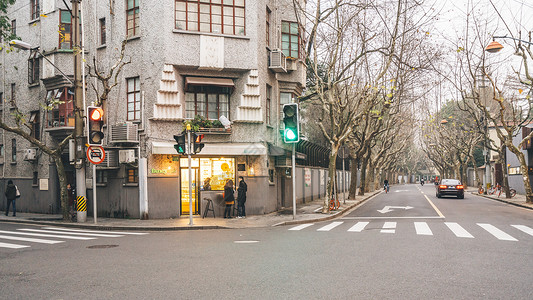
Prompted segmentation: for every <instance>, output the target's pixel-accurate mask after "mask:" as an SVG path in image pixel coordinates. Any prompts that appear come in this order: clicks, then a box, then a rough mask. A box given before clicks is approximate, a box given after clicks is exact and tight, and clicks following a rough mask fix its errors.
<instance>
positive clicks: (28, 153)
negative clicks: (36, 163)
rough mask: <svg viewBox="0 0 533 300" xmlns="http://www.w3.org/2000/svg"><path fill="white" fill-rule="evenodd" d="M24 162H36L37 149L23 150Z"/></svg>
mask: <svg viewBox="0 0 533 300" xmlns="http://www.w3.org/2000/svg"><path fill="white" fill-rule="evenodd" d="M22 157H23V159H24V160H30V161H33V160H36V159H37V148H28V149H24V154H23V155H22Z"/></svg>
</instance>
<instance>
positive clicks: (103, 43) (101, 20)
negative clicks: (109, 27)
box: [100, 18, 106, 45]
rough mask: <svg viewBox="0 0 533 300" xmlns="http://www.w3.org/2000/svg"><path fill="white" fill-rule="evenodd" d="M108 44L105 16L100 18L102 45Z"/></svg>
mask: <svg viewBox="0 0 533 300" xmlns="http://www.w3.org/2000/svg"><path fill="white" fill-rule="evenodd" d="M105 44H106V36H105V18H101V19H100V45H105Z"/></svg>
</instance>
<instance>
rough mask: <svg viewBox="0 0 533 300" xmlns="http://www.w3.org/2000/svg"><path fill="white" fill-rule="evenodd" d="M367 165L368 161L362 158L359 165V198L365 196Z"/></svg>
mask: <svg viewBox="0 0 533 300" xmlns="http://www.w3.org/2000/svg"><path fill="white" fill-rule="evenodd" d="M367 164H368V159H367V158H363V161H362V163H361V184H360V185H359V196H364V195H365V190H366V167H367Z"/></svg>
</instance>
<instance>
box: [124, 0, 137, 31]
mask: <svg viewBox="0 0 533 300" xmlns="http://www.w3.org/2000/svg"><path fill="white" fill-rule="evenodd" d="M126 1H127V7H126V31H127V37H133V36H136V35H138V34H139V0H126Z"/></svg>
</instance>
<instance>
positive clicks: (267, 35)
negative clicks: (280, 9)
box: [266, 6, 272, 48]
mask: <svg viewBox="0 0 533 300" xmlns="http://www.w3.org/2000/svg"><path fill="white" fill-rule="evenodd" d="M271 16H272V11H271V10H270V8H268V6H267V8H266V46H267V48H270V17H271Z"/></svg>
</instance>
